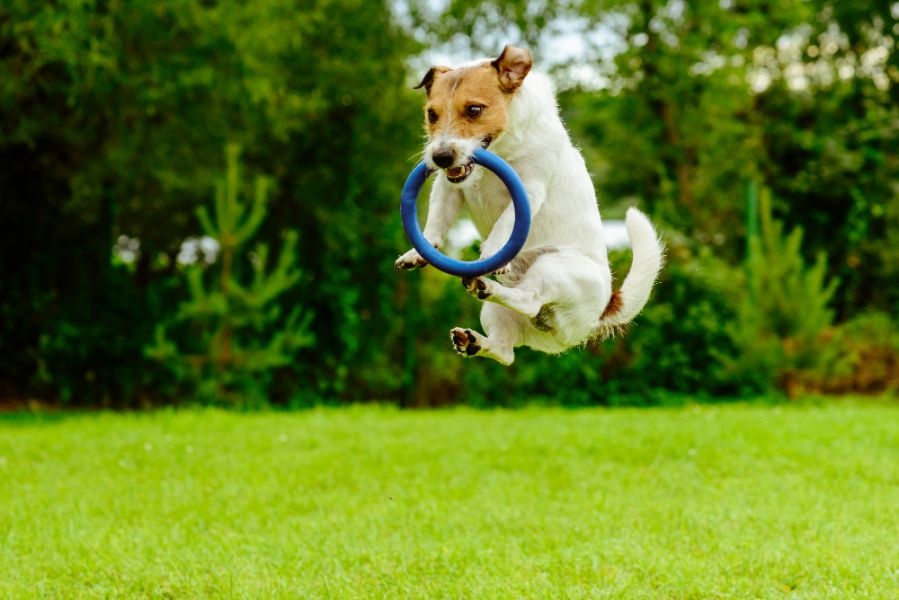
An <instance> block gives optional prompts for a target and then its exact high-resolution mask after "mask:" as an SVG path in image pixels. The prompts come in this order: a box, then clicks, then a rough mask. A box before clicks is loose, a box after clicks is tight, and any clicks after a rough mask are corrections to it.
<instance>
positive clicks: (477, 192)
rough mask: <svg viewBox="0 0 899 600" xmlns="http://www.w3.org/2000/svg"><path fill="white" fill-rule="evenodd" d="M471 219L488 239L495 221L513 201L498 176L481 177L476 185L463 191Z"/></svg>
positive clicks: (483, 237)
mask: <svg viewBox="0 0 899 600" xmlns="http://www.w3.org/2000/svg"><path fill="white" fill-rule="evenodd" d="M462 198H463V199H464V201H465V205H466V206H467V207H468V212H469V214H470V215H471V220H472V221H473V222H474V225H475V227H477V229H478V232H479V233H480V234H481V239H486V237H487V236H488V235H489V234H490V231H491V230H492V229H493V225H494V223H496V221H497V219H499V217H500V215H501V214H503V210H505V208H506V207H507V206H508V205H509V202H511V201H512V197H511V196H510V195H509V191H508V190H507V189H506V186H505V185H503V183H502V182H501V181H500V180H499V179H498V178H497V177H489V176H488V177H481V178H480V180H479V181H477V182H476V183H475V185H473V186H471V187H469V188H468V189H466V190H464V191H463V192H462Z"/></svg>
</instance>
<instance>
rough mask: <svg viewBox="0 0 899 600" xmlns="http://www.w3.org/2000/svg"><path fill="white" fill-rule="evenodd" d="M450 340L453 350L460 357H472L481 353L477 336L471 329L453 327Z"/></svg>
mask: <svg viewBox="0 0 899 600" xmlns="http://www.w3.org/2000/svg"><path fill="white" fill-rule="evenodd" d="M450 339H451V340H452V341H453V350H455V351H456V352H457V353H458V354H460V355H461V356H474V355H476V354H477V353H478V352H480V351H481V345H480V344H478V334H476V333H475V332H474V331H472V330H471V329H462V328H461V327H455V328H453V329H452V330H451V331H450Z"/></svg>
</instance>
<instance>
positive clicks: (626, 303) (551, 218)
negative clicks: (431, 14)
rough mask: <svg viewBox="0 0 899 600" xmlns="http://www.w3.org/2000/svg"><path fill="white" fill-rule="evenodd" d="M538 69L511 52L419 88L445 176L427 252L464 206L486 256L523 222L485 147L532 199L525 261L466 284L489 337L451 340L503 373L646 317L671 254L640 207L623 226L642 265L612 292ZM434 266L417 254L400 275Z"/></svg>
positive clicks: (574, 154) (431, 160) (594, 223)
mask: <svg viewBox="0 0 899 600" xmlns="http://www.w3.org/2000/svg"><path fill="white" fill-rule="evenodd" d="M530 71H531V53H530V52H528V51H527V50H525V49H521V48H515V47H512V46H506V48H505V49H504V50H503V52H502V54H501V55H500V56H499V58H497V59H495V60H490V59H485V60H481V61H477V62H474V63H470V64H467V65H463V66H461V67H459V68H455V69H451V68H449V67H433V68H432V69H430V70H429V71H428V72H427V74H425V76H424V78H423V79H422V80H421V83H419V84H418V85H417V86H416V88H424V89H425V91H426V92H427V95H428V101H427V104H426V105H425V111H424V113H425V126H426V128H427V133H428V141H427V145H426V146H425V149H424V160H425V162H426V163H427V164H428V166H430V167H431V168H432V169H435V170H437V169H442V170H443V173H442V175H438V176H437V177H436V179H435V181H434V184H433V186H432V188H431V195H430V200H429V205H428V217H427V224H426V226H425V229H424V232H423V233H424V236H425V238H426V239H427V240H428V241H429V242H431V243H432V244H434V245H435V246H438V247H439V246H440V245H442V244H443V241H444V237H445V236H446V233H447V231H448V230H449V228H450V226H451V225H452V224H453V222H454V221H455V220H456V217H457V216H458V214H459V210H460V209H461V208H462V206H463V205H465V206H466V207H467V208H468V211H469V213H470V215H471V219H472V221H474V224H475V226H476V227H477V229H478V232H479V233H480V234H481V237H482V239H483V240H484V241H483V242H482V243H481V258H486V257H488V256H491V255H492V254H494V253H495V252H497V251H498V250H499V249H500V247H502V245H503V244H505V243H506V241H507V240H508V239H509V236H510V235H511V233H512V226H513V223H514V220H515V213H514V208H513V206H512V202H511V197H510V195H509V192H508V190H507V189H506V187H505V186H504V185H503V183H502V182H501V181H500V180H499V178H497V177H495V176H493V174H492V173H488V172H487V170H486V169H484V168H481V167H479V166H477V165H475V164H474V163H473V162H472V160H471V154H472V152H474V150H475V149H476V148H478V147H481V148H487V149H489V150H490V151H491V152H493V153H495V154H497V155H499V156H501V157H502V158H503V159H505V161H506V162H508V163H509V164H510V165H511V166H512V168H513V169H515V171H516V172H517V173H518V174H519V176H520V177H521V180H522V182H523V183H524V187H525V189H526V190H527V193H528V199H529V201H530V206H531V215H532V222H531V230H530V233H529V235H528V239H527V242H526V244H525V246H524V248H523V249H522V251H521V252H520V253H519V254H518V256H517V257H516V258H515V259H514V260H513V261H512V262H511V263H509V264H508V265H507V266H506V267H503V268H502V269H500V270H499V271H497V272H495V273H493V275H495V276H496V279H495V280H494V279H488V278H486V277H474V278H465V279H463V280H462V284H463V286H464V287H465V289H466V290H467V291H468V293H470V294H471V295H473V296H474V297H476V298H478V299H479V300H482V301H484V302H483V307H482V309H481V325H482V326H483V327H484V334H482V333H478V332H476V331H473V330H471V329H465V328H461V327H456V328H454V329H453V330H452V331H450V338H451V339H452V342H453V347H454V349H455V350H456V352H458V353H459V354H461V355H462V356H466V357H470V356H483V357H486V358H492V359H494V360H496V361H498V362H500V363H502V364H504V365H511V364H512V362H513V361H514V360H515V348H516V347H517V346H529V347H531V348H534V349H537V350H540V351H542V352H548V353H561V352H564V351H565V350H567V349H569V348H572V347H574V346H577V345H579V344H584V343H585V342H587V341H589V340H590V339H592V338H597V337H600V338H602V337H608V336H610V335H612V334H614V333H615V332H616V331H617V330H619V329H621V328H623V327H624V326H625V325H626V324H627V323H628V322H630V321H631V320H632V319H633V318H634V317H636V316H637V314H638V313H639V312H640V311H641V310H642V309H643V306H644V305H645V304H646V301H647V300H648V298H649V294H650V292H651V291H652V286H653V284H654V283H655V280H656V277H657V275H658V273H659V270H660V269H661V268H662V255H663V247H662V244H661V243H660V242H659V239H658V237H657V236H656V232H655V230H654V229H653V226H652V224H651V223H650V222H649V220H648V219H647V218H646V216H645V215H643V213H641V212H640V211H638V210H637V209H635V208H631V209H629V210H628V211H627V217H626V220H625V225H626V227H627V233H628V237H629V238H630V240H631V246H632V248H633V262H632V265H631V270H630V272H629V273H628V274H627V277H626V278H625V280H624V282H623V283H622V285H621V288H620V289H618V290H615V291H613V290H612V272H611V270H610V269H609V259H608V255H607V251H606V243H605V239H604V237H603V229H602V220H601V219H600V216H599V207H598V206H597V202H596V194H595V192H594V190H593V183H592V181H591V180H590V175H589V174H588V173H587V167H586V165H585V164H584V159H583V157H582V156H581V153H580V152H579V151H578V149H577V148H575V147H574V146H573V145H572V143H571V139H570V138H569V137H568V132H567V131H566V130H565V126H564V124H563V123H562V119H561V118H560V116H559V109H558V105H557V104H556V99H555V96H554V94H553V91H552V87H551V85H550V82H549V80H548V78H547V77H546V76H544V75H542V74H540V73H536V72H535V73H531V72H530ZM426 264H427V263H426V261H425V260H424V259H423V258H422V257H421V255H420V254H419V253H418V252H417V251H416V250H414V249H412V250H410V251H409V252H406V253H405V254H403V255H402V256H400V257H399V258H398V259H397V261H396V268H397V269H414V268H419V267H424V266H426ZM485 334H486V335H485Z"/></svg>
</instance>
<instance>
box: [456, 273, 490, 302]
mask: <svg viewBox="0 0 899 600" xmlns="http://www.w3.org/2000/svg"><path fill="white" fill-rule="evenodd" d="M462 285H463V286H464V287H465V291H466V292H468V293H469V294H471V295H472V296H474V297H475V298H477V299H478V300H486V299H487V298H489V297H490V296H492V295H493V293H492V291H491V289H490V288H491V286H492V285H493V282H492V281H490V280H489V279H484V278H483V277H463V278H462Z"/></svg>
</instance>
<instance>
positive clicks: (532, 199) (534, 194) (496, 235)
mask: <svg viewBox="0 0 899 600" xmlns="http://www.w3.org/2000/svg"><path fill="white" fill-rule="evenodd" d="M523 183H524V189H525V190H526V191H527V193H528V203H529V204H530V206H531V222H533V220H534V219H535V218H536V217H537V213H538V212H540V207H542V206H543V201H544V200H545V199H546V186H545V185H544V184H543V182H542V181H528V180H527V179H525V180H524V181H523ZM514 226H515V205H514V204H513V203H512V201H511V200H510V201H509V205H508V206H507V207H506V209H505V210H504V211H503V212H502V214H501V215H500V217H499V219H497V220H496V223H494V225H493V229H491V230H490V235H488V236H487V239H486V240H484V242H483V243H482V244H481V258H482V259H484V258H487V257H488V256H493V255H494V254H496V253H497V252H499V250H500V248H502V247H503V246H504V245H505V243H506V242H508V241H509V237H510V236H511V235H512V228H513V227H514ZM508 272H509V265H506V266H505V267H502V268H500V269H497V270H496V271H494V273H493V274H494V275H504V274H506V273H508Z"/></svg>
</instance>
